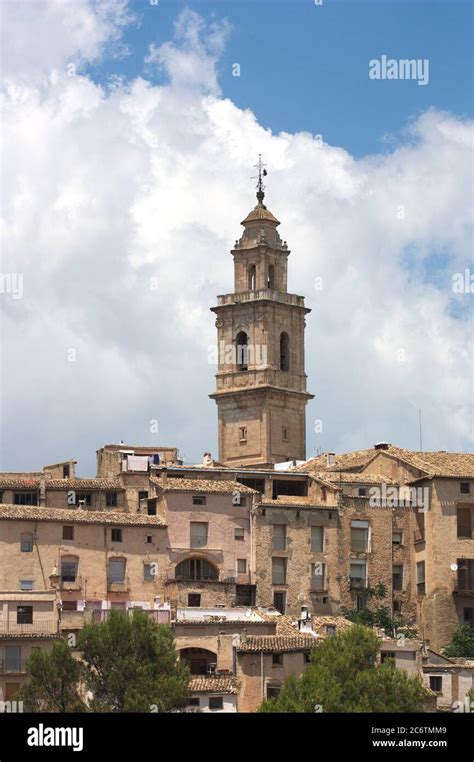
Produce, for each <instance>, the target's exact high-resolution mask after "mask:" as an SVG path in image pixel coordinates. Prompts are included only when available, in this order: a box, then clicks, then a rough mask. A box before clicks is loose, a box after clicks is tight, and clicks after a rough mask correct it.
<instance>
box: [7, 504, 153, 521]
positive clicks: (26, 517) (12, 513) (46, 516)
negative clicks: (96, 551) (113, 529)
mask: <svg viewBox="0 0 474 762" xmlns="http://www.w3.org/2000/svg"><path fill="white" fill-rule="evenodd" d="M12 519H13V520H15V519H17V520H19V521H66V522H67V523H68V524H112V525H113V526H144V527H146V526H155V527H166V524H165V522H164V521H163V519H161V518H160V517H159V516H148V515H147V514H141V513H124V512H120V511H88V510H83V509H78V508H47V507H40V506H34V505H8V504H5V503H4V504H0V521H1V520H5V521H6V520H12Z"/></svg>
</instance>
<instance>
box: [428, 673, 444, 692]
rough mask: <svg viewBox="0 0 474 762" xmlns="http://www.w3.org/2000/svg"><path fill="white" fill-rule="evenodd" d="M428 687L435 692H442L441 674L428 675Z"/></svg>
mask: <svg viewBox="0 0 474 762" xmlns="http://www.w3.org/2000/svg"><path fill="white" fill-rule="evenodd" d="M430 688H431V690H432V691H434V692H435V693H442V692H443V678H442V677H441V675H430Z"/></svg>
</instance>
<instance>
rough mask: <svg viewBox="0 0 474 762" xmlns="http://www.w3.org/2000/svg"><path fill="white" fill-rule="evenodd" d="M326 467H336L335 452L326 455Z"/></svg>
mask: <svg viewBox="0 0 474 762" xmlns="http://www.w3.org/2000/svg"><path fill="white" fill-rule="evenodd" d="M326 465H327V466H335V465H336V453H335V452H328V453H327V454H326Z"/></svg>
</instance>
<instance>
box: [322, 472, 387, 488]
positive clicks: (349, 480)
mask: <svg viewBox="0 0 474 762" xmlns="http://www.w3.org/2000/svg"><path fill="white" fill-rule="evenodd" d="M312 476H314V477H316V478H317V477H318V476H320V477H321V479H326V480H329V481H330V482H331V484H332V485H334V486H337V485H338V484H339V483H340V482H343V483H345V484H382V483H383V482H385V484H397V482H396V481H395V480H394V479H391V478H390V476H385V474H366V473H363V472H362V473H354V472H352V471H349V472H347V471H324V472H323V473H321V474H312Z"/></svg>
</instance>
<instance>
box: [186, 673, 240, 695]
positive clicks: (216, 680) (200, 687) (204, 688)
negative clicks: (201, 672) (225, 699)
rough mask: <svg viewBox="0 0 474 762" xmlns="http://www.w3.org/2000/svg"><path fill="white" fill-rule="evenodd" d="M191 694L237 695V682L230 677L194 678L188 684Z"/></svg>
mask: <svg viewBox="0 0 474 762" xmlns="http://www.w3.org/2000/svg"><path fill="white" fill-rule="evenodd" d="M188 688H189V691H190V692H191V693H237V680H236V678H235V677H232V676H230V675H206V676H199V677H193V678H192V679H191V680H190V682H189V684H188Z"/></svg>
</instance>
